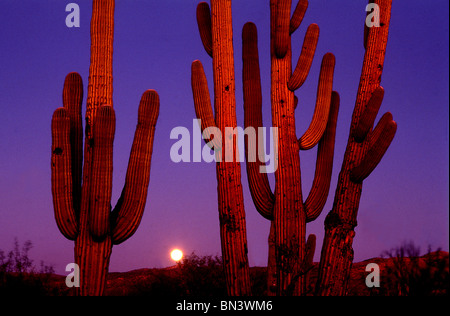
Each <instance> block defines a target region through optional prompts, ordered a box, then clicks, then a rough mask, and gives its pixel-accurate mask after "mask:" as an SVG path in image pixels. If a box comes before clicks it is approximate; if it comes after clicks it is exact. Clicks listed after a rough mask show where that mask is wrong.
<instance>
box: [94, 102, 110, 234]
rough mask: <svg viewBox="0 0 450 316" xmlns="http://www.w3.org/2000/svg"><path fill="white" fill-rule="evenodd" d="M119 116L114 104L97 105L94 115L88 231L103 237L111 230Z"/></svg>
mask: <svg viewBox="0 0 450 316" xmlns="http://www.w3.org/2000/svg"><path fill="white" fill-rule="evenodd" d="M115 128H116V117H115V113H114V109H113V108H112V106H109V105H104V106H101V107H100V108H99V109H97V113H96V116H95V119H94V131H93V139H94V144H95V147H94V152H93V160H92V182H91V198H90V209H89V231H90V233H91V235H92V236H93V238H94V239H95V240H102V239H104V238H105V236H106V235H107V234H108V233H109V231H110V225H109V215H110V211H111V204H110V202H111V194H112V171H113V159H112V158H113V141H114V132H115Z"/></svg>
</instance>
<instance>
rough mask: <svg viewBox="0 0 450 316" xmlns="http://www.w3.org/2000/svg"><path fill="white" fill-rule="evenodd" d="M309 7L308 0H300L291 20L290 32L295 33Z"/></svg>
mask: <svg viewBox="0 0 450 316" xmlns="http://www.w3.org/2000/svg"><path fill="white" fill-rule="evenodd" d="M307 9H308V0H299V1H298V2H297V6H296V7H295V10H294V13H293V14H292V17H291V21H290V23H289V34H292V33H294V32H295V31H296V30H297V29H298V27H299V26H300V24H301V23H302V21H303V17H304V16H305V13H306V10H307Z"/></svg>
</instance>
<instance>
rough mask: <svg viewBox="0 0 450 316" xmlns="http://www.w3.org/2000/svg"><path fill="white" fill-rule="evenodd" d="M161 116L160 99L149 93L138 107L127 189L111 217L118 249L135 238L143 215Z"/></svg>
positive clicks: (147, 92) (114, 239) (124, 190)
mask: <svg viewBox="0 0 450 316" xmlns="http://www.w3.org/2000/svg"><path fill="white" fill-rule="evenodd" d="M158 116H159V96H158V94H157V93H156V91H154V90H147V91H145V92H144V94H143V95H142V97H141V101H140V104H139V110H138V123H137V126H136V131H135V134H134V140H133V145H132V147H131V153H130V159H129V162H128V169H127V174H126V178H125V185H124V188H123V190H122V195H121V197H120V199H119V201H118V203H117V205H116V207H115V208H114V211H113V214H112V220H111V222H112V225H113V229H112V230H113V231H112V241H113V243H114V244H116V245H117V244H120V243H122V242H123V241H125V240H126V239H128V238H129V237H131V236H132V235H133V234H134V232H135V231H136V230H137V228H138V226H139V223H140V221H141V219H142V216H143V214H144V208H145V204H146V200H147V191H148V185H149V182H150V167H151V160H152V151H153V140H154V137H155V128H156V122H157V119H158Z"/></svg>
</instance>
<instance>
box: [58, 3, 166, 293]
mask: <svg viewBox="0 0 450 316" xmlns="http://www.w3.org/2000/svg"><path fill="white" fill-rule="evenodd" d="M113 32H114V0H94V1H93V10H92V20H91V64H90V68H89V85H88V96H87V106H86V126H85V139H84V163H83V148H82V147H83V133H82V119H81V115H82V114H81V105H82V99H83V83H82V79H81V77H80V75H79V74H77V73H70V74H69V75H67V77H66V79H65V82H64V89H63V107H61V108H58V109H57V110H56V111H55V112H54V114H53V118H52V159H51V170H52V194H53V204H54V212H55V219H56V223H57V225H58V228H59V229H60V231H61V232H62V234H63V235H64V236H65V237H66V238H68V239H70V240H74V241H75V262H76V263H77V264H78V266H79V273H80V288H79V289H78V291H77V292H78V294H80V295H102V293H103V290H104V287H105V282H106V274H107V272H108V266H109V259H110V255H111V251H112V246H113V245H117V244H120V243H122V242H123V241H125V240H126V239H127V238H129V237H131V236H132V235H133V234H134V232H135V231H136V229H137V227H138V226H139V223H140V220H141V218H142V215H143V212H144V207H145V203H146V199H147V190H148V184H149V180H150V162H151V157H152V149H153V139H154V133H155V126H156V121H157V118H158V114H159V97H158V94H157V93H156V92H155V91H153V90H148V91H146V92H145V93H144V94H143V95H142V98H141V101H140V104H139V110H138V123H137V127H136V131H135V135H134V140H133V145H132V148H131V154H130V159H129V163H128V169H127V174H126V178H125V185H124V188H123V190H122V194H121V196H120V198H119V200H118V202H117V205H116V207H115V208H114V209H113V210H111V191H112V167H113V162H112V156H113V140H114V132H115V113H114V109H113V107H112V88H113V87H112V50H113V46H112V45H113Z"/></svg>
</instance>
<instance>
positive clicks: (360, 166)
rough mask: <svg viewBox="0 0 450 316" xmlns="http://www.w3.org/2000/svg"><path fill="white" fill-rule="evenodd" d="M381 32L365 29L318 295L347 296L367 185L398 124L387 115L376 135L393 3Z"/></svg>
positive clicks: (384, 2) (386, 1) (384, 7)
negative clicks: (365, 184)
mask: <svg viewBox="0 0 450 316" xmlns="http://www.w3.org/2000/svg"><path fill="white" fill-rule="evenodd" d="M371 2H374V3H375V4H376V5H377V6H378V8H379V9H380V10H379V15H380V16H379V17H380V26H379V27H371V28H367V26H366V27H365V39H364V46H365V48H366V51H365V55H364V62H363V67H362V72H361V77H360V82H359V87H358V93H357V96H356V103H355V108H354V111H353V116H352V121H351V126H350V133H349V138H348V143H347V148H346V151H345V155H344V161H343V163H342V167H341V171H340V173H339V179H338V185H337V188H336V193H335V197H334V204H333V209H332V210H331V211H330V212H329V214H328V215H327V217H326V220H325V237H324V242H323V247H322V253H321V259H320V265H319V278H318V282H317V286H316V292H317V294H318V295H345V293H346V289H347V284H348V279H349V273H350V268H351V265H352V261H353V249H352V244H353V238H354V236H355V232H354V228H355V227H356V217H357V214H358V208H359V201H360V198H361V192H362V182H363V180H364V179H365V178H367V177H368V176H369V174H370V173H371V172H372V171H373V170H374V169H375V167H376V166H377V165H378V163H379V162H380V160H381V158H382V157H383V155H384V153H385V152H386V150H387V149H388V147H389V145H390V144H391V142H392V139H393V138H394V135H395V132H396V129H397V124H396V122H395V121H393V119H392V115H391V113H389V112H387V113H385V114H384V115H383V116H382V117H381V119H380V121H379V122H378V124H377V125H376V127H375V128H374V129H373V130H372V127H373V124H374V121H375V117H376V116H377V113H378V110H379V108H380V105H381V101H382V99H383V95H384V90H383V88H382V87H381V86H380V82H381V75H382V71H383V64H384V57H385V53H386V44H387V40H388V31H389V21H390V16H391V6H392V0H375V1H371Z"/></svg>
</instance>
